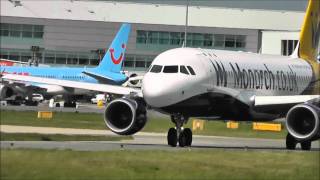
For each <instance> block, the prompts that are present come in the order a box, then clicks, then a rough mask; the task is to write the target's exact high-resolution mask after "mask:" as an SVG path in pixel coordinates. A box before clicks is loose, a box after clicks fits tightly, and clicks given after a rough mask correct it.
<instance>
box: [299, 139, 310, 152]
mask: <svg viewBox="0 0 320 180" xmlns="http://www.w3.org/2000/svg"><path fill="white" fill-rule="evenodd" d="M300 145H301V149H302V150H304V151H310V149H311V141H303V142H301V143H300Z"/></svg>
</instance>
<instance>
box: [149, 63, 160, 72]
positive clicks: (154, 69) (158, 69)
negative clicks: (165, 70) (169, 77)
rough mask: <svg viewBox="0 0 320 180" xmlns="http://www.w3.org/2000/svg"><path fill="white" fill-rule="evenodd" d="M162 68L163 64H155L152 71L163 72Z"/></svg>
mask: <svg viewBox="0 0 320 180" xmlns="http://www.w3.org/2000/svg"><path fill="white" fill-rule="evenodd" d="M161 70H162V66H159V65H154V66H152V68H151V70H150V72H153V73H159V72H161Z"/></svg>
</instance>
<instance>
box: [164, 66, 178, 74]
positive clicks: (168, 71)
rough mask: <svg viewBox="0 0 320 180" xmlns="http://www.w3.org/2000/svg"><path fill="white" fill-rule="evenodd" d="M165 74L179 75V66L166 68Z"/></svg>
mask: <svg viewBox="0 0 320 180" xmlns="http://www.w3.org/2000/svg"><path fill="white" fill-rule="evenodd" d="M163 72H164V73H178V66H165V67H164V68H163Z"/></svg>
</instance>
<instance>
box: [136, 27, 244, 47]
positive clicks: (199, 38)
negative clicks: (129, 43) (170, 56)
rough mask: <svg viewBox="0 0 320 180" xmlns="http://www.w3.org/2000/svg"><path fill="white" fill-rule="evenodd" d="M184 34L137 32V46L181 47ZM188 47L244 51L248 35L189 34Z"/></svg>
mask: <svg viewBox="0 0 320 180" xmlns="http://www.w3.org/2000/svg"><path fill="white" fill-rule="evenodd" d="M184 38H185V36H184V32H166V31H145V30H137V39H136V43H137V44H146V45H147V44H148V45H160V46H161V45H168V46H181V45H182V44H183V42H184ZM187 46H189V47H207V48H210V47H214V48H218V49H243V48H245V46H246V35H226V34H208V33H192V32H190V33H188V34H187Z"/></svg>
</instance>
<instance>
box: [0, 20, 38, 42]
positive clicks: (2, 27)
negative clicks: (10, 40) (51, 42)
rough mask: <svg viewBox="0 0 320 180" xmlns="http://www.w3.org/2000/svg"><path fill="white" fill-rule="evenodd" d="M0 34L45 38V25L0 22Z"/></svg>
mask: <svg viewBox="0 0 320 180" xmlns="http://www.w3.org/2000/svg"><path fill="white" fill-rule="evenodd" d="M0 31H1V32H0V35H1V36H6V37H15V38H43V32H44V26H43V25H32V24H9V23H1V24H0Z"/></svg>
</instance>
